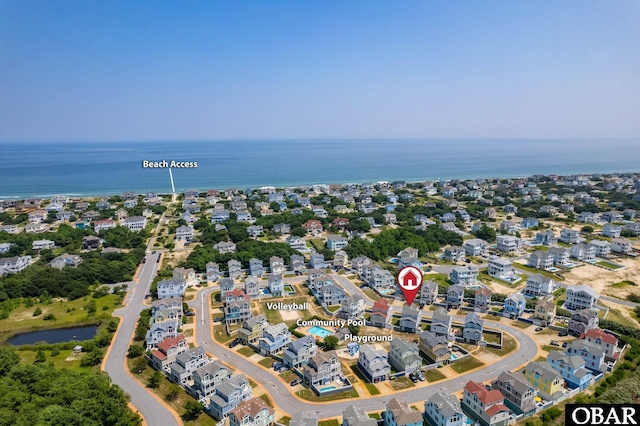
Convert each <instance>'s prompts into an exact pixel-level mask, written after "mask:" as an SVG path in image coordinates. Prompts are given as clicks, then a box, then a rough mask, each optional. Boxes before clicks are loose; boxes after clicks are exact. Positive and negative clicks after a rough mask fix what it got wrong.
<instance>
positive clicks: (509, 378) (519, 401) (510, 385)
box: [491, 371, 538, 414]
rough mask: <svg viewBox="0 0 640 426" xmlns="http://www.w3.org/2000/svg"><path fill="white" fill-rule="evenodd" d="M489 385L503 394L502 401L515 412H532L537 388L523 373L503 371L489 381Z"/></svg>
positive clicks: (534, 406) (534, 407) (534, 408)
mask: <svg viewBox="0 0 640 426" xmlns="http://www.w3.org/2000/svg"><path fill="white" fill-rule="evenodd" d="M491 387H492V388H493V389H495V390H497V391H499V392H500V393H501V394H502V395H503V396H504V403H505V405H506V406H507V407H509V408H510V409H511V410H512V411H513V412H514V413H516V414H533V413H534V412H535V410H536V401H535V398H536V396H537V395H538V390H537V389H536V388H535V387H534V386H533V385H531V383H529V381H528V380H527V378H526V377H525V375H524V374H522V373H521V372H519V371H517V372H515V373H513V372H511V371H503V372H502V373H500V375H499V376H498V378H497V379H495V380H494V381H493V382H492V383H491Z"/></svg>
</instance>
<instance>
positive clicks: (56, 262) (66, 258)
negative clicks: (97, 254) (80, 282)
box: [49, 253, 82, 269]
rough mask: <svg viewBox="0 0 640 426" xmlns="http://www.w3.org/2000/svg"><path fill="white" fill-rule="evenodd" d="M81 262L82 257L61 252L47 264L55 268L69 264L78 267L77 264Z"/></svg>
mask: <svg viewBox="0 0 640 426" xmlns="http://www.w3.org/2000/svg"><path fill="white" fill-rule="evenodd" d="M81 262H82V258H81V257H80V256H78V255H77V254H66V253H65V254H62V255H60V256H58V257H56V258H55V259H53V260H52V261H51V262H49V266H51V267H52V268H56V269H62V268H64V267H65V266H71V267H72V268H76V267H78V265H79V264H80V263H81Z"/></svg>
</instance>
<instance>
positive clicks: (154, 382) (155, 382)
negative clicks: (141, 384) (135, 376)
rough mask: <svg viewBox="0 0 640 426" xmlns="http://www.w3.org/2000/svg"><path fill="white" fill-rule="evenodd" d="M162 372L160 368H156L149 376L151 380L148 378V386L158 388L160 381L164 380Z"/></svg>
mask: <svg viewBox="0 0 640 426" xmlns="http://www.w3.org/2000/svg"><path fill="white" fill-rule="evenodd" d="M162 377H163V376H162V373H161V372H159V371H158V370H155V371H154V372H153V374H152V375H151V376H149V380H147V386H148V387H150V388H151V389H157V388H158V386H160V382H161V381H162Z"/></svg>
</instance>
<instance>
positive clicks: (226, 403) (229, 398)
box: [205, 374, 252, 420]
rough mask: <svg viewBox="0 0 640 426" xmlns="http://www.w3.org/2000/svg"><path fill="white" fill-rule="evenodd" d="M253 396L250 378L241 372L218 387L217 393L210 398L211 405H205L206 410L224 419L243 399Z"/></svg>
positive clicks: (215, 416)
mask: <svg viewBox="0 0 640 426" xmlns="http://www.w3.org/2000/svg"><path fill="white" fill-rule="evenodd" d="M251 397H252V390H251V385H250V384H249V380H247V378H246V377H245V376H244V375H243V374H240V375H238V376H235V377H232V378H231V379H229V380H226V381H224V382H223V383H222V384H220V385H219V386H218V387H216V392H215V394H214V395H212V396H211V397H210V398H209V405H207V406H205V412H207V414H209V415H211V416H212V417H213V418H215V419H217V420H222V419H224V418H225V417H226V416H227V415H228V414H229V412H230V411H231V410H233V409H234V408H236V407H237V406H238V405H239V404H240V403H241V402H242V401H245V400H247V399H249V398H251Z"/></svg>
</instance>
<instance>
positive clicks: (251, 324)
mask: <svg viewBox="0 0 640 426" xmlns="http://www.w3.org/2000/svg"><path fill="white" fill-rule="evenodd" d="M267 325H268V323H267V319H266V318H265V316H264V315H262V314H260V315H257V316H255V317H251V318H249V319H247V320H244V321H243V322H242V328H240V329H239V330H238V339H240V342H242V344H245V345H246V344H247V343H253V344H254V345H255V343H256V342H257V341H258V339H259V338H260V337H262V331H263V329H264V327H265V326H267Z"/></svg>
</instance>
